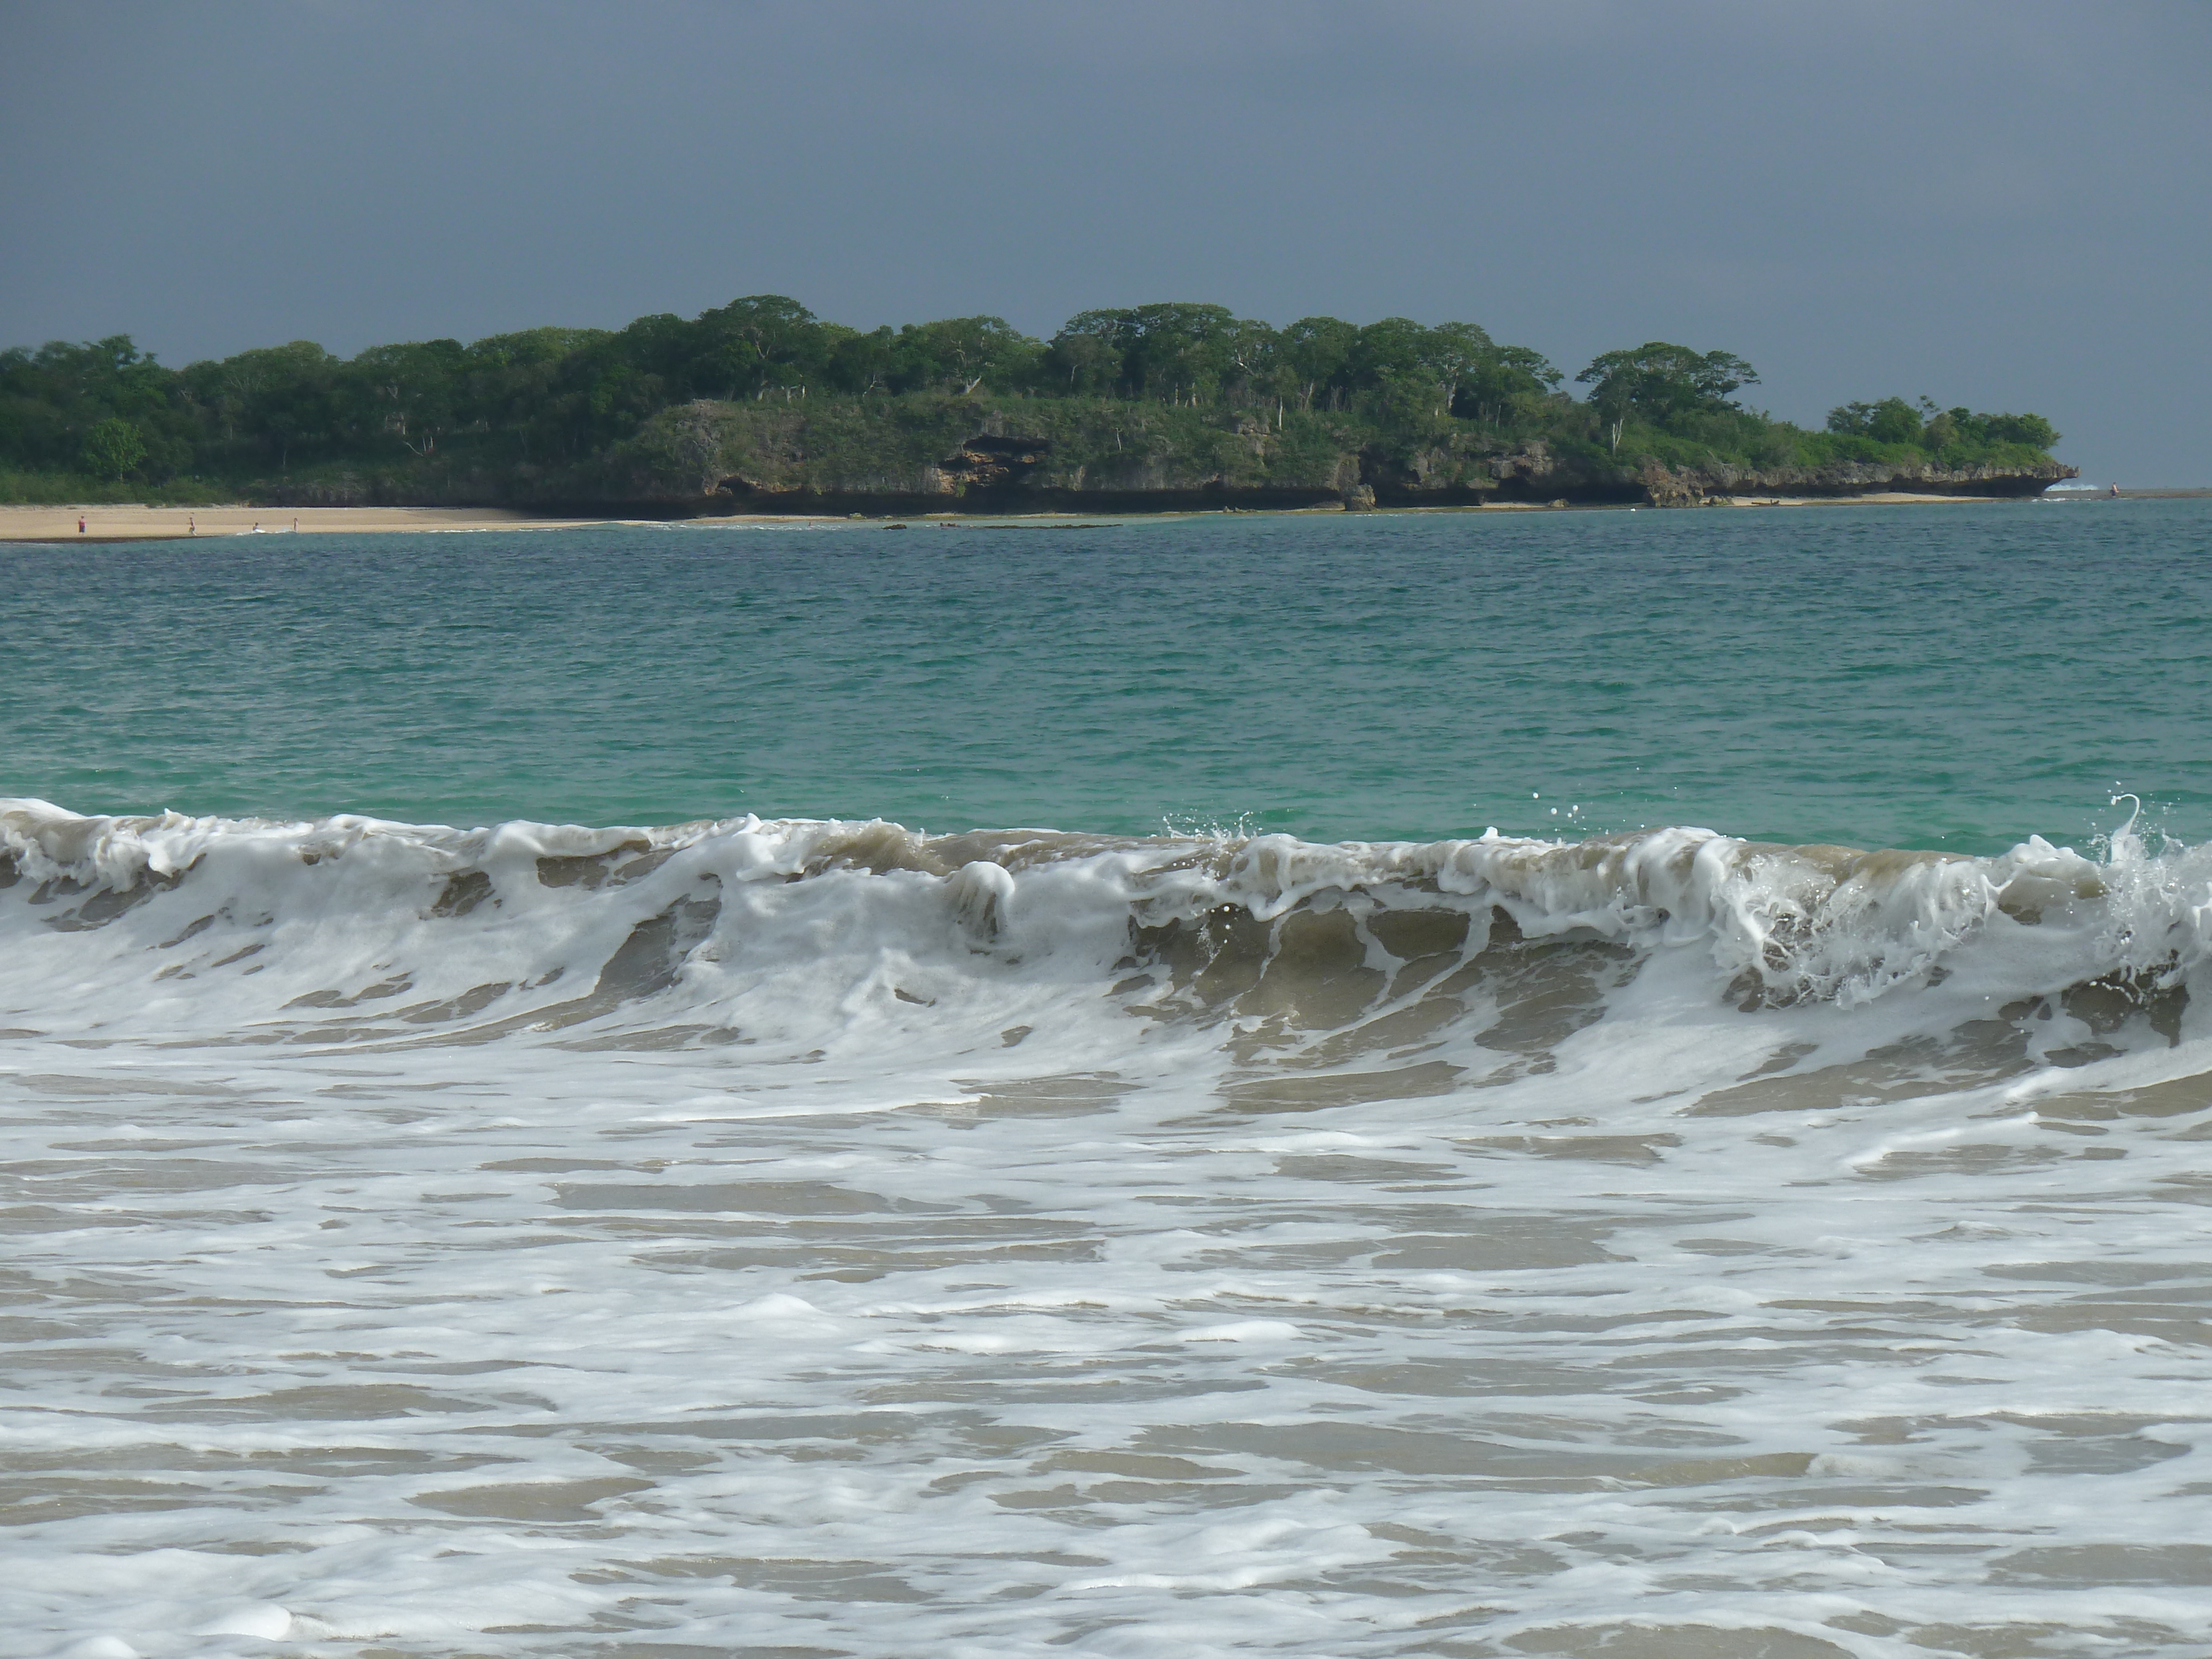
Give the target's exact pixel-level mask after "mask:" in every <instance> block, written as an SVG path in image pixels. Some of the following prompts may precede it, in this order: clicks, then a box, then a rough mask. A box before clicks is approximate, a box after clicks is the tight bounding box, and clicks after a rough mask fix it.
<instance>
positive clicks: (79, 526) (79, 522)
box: [76, 513, 84, 536]
mask: <svg viewBox="0 0 2212 1659" xmlns="http://www.w3.org/2000/svg"><path fill="white" fill-rule="evenodd" d="M76 533H77V534H78V535H80V536H82V535H83V534H84V514H83V513H78V514H77V515H76Z"/></svg>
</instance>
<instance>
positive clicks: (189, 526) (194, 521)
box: [185, 513, 200, 536]
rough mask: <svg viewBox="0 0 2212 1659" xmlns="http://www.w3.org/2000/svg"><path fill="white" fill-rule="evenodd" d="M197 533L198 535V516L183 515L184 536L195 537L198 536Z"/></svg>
mask: <svg viewBox="0 0 2212 1659" xmlns="http://www.w3.org/2000/svg"><path fill="white" fill-rule="evenodd" d="M199 533H200V521H199V517H198V515H197V513H185V534H186V535H187V536H197V535H198V534H199Z"/></svg>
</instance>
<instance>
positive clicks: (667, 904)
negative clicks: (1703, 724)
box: [0, 799, 2212, 1024]
mask: <svg viewBox="0 0 2212 1659" xmlns="http://www.w3.org/2000/svg"><path fill="white" fill-rule="evenodd" d="M0 885H6V886H12V887H13V888H14V892H13V893H12V894H11V895H9V896H10V897H11V898H13V899H15V900H16V901H17V902H15V903H14V904H11V905H9V906H7V907H6V911H7V914H8V915H10V916H12V918H13V920H12V922H9V923H6V924H0V925H9V926H13V927H16V928H18V929H21V928H29V929H33V930H34V931H35V932H37V933H40V934H41V935H44V934H50V933H59V934H66V935H76V936H85V937H82V938H80V939H76V945H77V949H78V952H79V954H78V956H77V957H76V958H75V959H76V960H78V961H84V960H87V959H88V957H89V956H93V955H99V954H102V953H104V954H105V955H106V957H108V959H109V962H110V965H111V967H112V968H113V969H116V970H117V971H123V970H125V968H126V966H133V967H135V964H137V963H145V962H146V961H148V959H149V957H153V958H158V959H159V961H158V963H157V964H156V965H155V968H154V970H153V972H154V982H155V983H160V982H162V981H164V980H166V981H174V982H173V983H170V984H168V986H167V989H166V990H165V991H162V992H161V993H160V994H159V995H158V996H157V997H155V999H154V1000H155V1001H156V1002H158V1003H159V1004H160V1005H161V1006H164V1007H167V1008H169V1009H171V1010H172V1011H176V1010H178V1009H179V1007H180V1006H181V1005H182V1004H183V1003H185V1002H189V1001H191V1000H192V999H193V997H194V996H195V995H196V994H197V993H191V992H187V990H186V988H185V981H193V982H194V983H199V982H201V981H205V980H206V979H207V978H208V977H209V976H210V975H211V974H213V973H214V971H215V970H216V969H225V968H228V969H232V970H233V971H232V973H231V974H230V975H229V978H228V981H226V983H227V985H228V993H227V994H226V997H225V1000H226V1001H227V1002H228V1004H229V1005H230V1011H231V1012H232V1013H233V1014H234V1015H238V1014H242V1013H244V1012H247V1011H249V1010H251V1009H254V1008H256V1007H257V1006H258V1010H259V1011H260V1012H266V1011H267V1010H268V1008H269V1007H270V1006H271V998H270V993H275V992H278V991H280V990H281V992H282V995H280V996H276V998H274V1002H275V1004H276V1005H279V1006H287V1007H290V1006H299V1005H301V1002H302V1001H303V1000H304V1001H305V1002H306V1003H307V1004H309V1005H312V1006H336V1005H338V1004H342V1003H343V1004H346V1005H348V1006H351V1005H353V1004H355V1003H357V1002H359V1001H360V1000H362V999H364V998H366V999H368V1000H383V1001H389V1000H391V999H392V998H393V997H395V996H398V995H401V994H414V995H416V996H417V997H418V998H423V999H428V1001H427V1002H424V1003H422V1004H421V1005H419V1006H422V1007H429V1008H434V1009H437V1010H439V1011H441V1012H440V1013H439V1016H438V1017H439V1018H445V1019H449V1018H459V1017H460V1016H458V1015H455V1014H453V1012H452V1007H453V1005H454V1004H455V1002H456V1000H461V1001H467V1000H470V999H474V1007H473V1008H472V1009H471V1013H473V1012H479V1011H482V1010H484V1009H489V1008H490V1007H491V1005H493V1004H495V1003H497V1004H498V1005H499V1006H498V1008H497V1009H496V1010H494V1011H493V1012H494V1013H495V1016H497V1017H501V1018H504V1017H507V1016H510V1015H512V1016H520V1015H522V1014H525V1013H529V1012H533V1011H534V1012H538V1013H539V1014H541V1015H542V1014H544V1011H546V1010H548V1009H550V1010H553V1011H554V1017H555V1018H556V1021H557V1022H558V1023H562V1024H574V1023H578V1022H580V1021H582V1020H586V1019H592V1018H600V1017H602V1016H605V1015H606V1014H608V1013H609V1012H611V1011H613V1010H615V1009H616V1008H617V1007H619V1006H623V1005H626V1004H631V1003H635V1002H637V1001H639V1000H641V999H647V998H664V999H667V998H672V999H674V1000H676V1001H678V1002H681V1003H684V1004H686V1005H690V1006H696V1007H701V1008H704V1007H708V1006H711V1005H713V1004H715V1003H717V1002H719V1001H722V1000H727V999H729V998H731V997H732V996H737V995H739V994H750V995H752V996H753V997H754V998H755V1000H759V998H760V997H761V996H762V995H763V994H764V992H765V990H766V989H767V988H768V987H769V983H770V981H774V980H775V979H776V978H777V977H778V976H779V975H783V976H787V977H790V978H792V979H793V981H794V987H795V986H796V982H797V981H800V980H805V981H807V982H808V985H809V987H811V988H810V990H809V993H808V994H811V995H814V996H816V997H817V999H818V997H819V995H820V994H823V992H824V991H825V990H826V989H828V988H830V987H829V979H825V977H824V975H825V973H827V974H829V978H830V979H836V980H837V982H838V985H839V986H841V987H842V988H843V990H845V991H849V990H850V988H851V987H852V986H853V985H854V984H855V983H857V982H858V981H860V980H864V979H868V978H870V977H875V978H881V977H882V976H884V975H890V976H891V977H893V978H896V977H898V975H901V974H903V975H906V977H908V978H910V979H915V980H916V981H921V980H929V981H931V982H932V983H933V984H934V985H935V986H936V987H938V989H939V990H944V989H945V988H947V987H948V986H949V985H950V983H951V981H954V980H963V979H964V980H971V981H972V980H974V979H975V978H976V976H978V975H988V974H989V973H990V972H991V971H992V970H993V969H1000V970H1007V969H1018V977H1019V979H1020V980H1021V981H1023V982H1024V983H1028V984H1032V985H1034V984H1036V983H1038V982H1040V981H1060V982H1064V983H1066V984H1070V985H1080V986H1084V987H1095V985H1096V981H1097V980H1098V979H1099V977H1100V976H1102V975H1109V974H1117V973H1119V972H1120V971H1121V970H1122V969H1124V968H1126V967H1127V965H1129V963H1130V962H1131V960H1132V958H1133V954H1134V957H1136V958H1139V959H1141V958H1142V957H1145V955H1146V952H1147V951H1152V952H1154V953H1155V954H1157V952H1158V951H1160V950H1162V949H1164V948H1166V945H1164V941H1166V940H1168V939H1170V936H1176V937H1182V938H1183V939H1184V943H1185V945H1188V947H1189V948H1190V949H1194V950H1197V951H1199V952H1200V954H1201V955H1202V956H1204V957H1206V959H1207V960H1212V959H1213V957H1217V956H1218V954H1219V952H1220V951H1222V950H1224V949H1227V948H1230V947H1229V945H1228V944H1227V943H1225V941H1226V940H1227V939H1228V935H1227V934H1226V933H1223V932H1222V931H1221V928H1222V927H1225V926H1226V925H1227V924H1226V922H1225V921H1224V919H1225V918H1235V919H1237V927H1240V928H1242V929H1243V930H1244V933H1243V934H1240V935H1239V938H1240V939H1243V943H1241V944H1239V945H1237V947H1236V948H1237V949H1241V950H1246V951H1257V952H1258V953H1259V954H1260V955H1261V956H1262V957H1269V958H1272V957H1275V956H1277V955H1279V954H1280V953H1282V952H1283V951H1285V950H1286V949H1287V948H1288V946H1289V944H1290V942H1291V940H1292V939H1293V937H1294V936H1295V938H1296V939H1297V941H1298V948H1299V949H1302V950H1304V951H1309V952H1312V951H1321V950H1324V949H1328V950H1334V951H1336V952H1337V953H1338V954H1339V955H1340V956H1342V957H1344V958H1345V963H1344V964H1340V967H1343V968H1344V970H1345V971H1349V966H1350V965H1357V963H1360V962H1365V963H1369V964H1370V965H1371V966H1372V965H1387V964H1384V963H1383V961H1382V959H1383V957H1388V956H1389V955H1391V954H1392V950H1391V947H1390V946H1389V944H1388V942H1387V941H1386V940H1385V939H1383V933H1385V932H1388V931H1389V928H1388V927H1384V926H1381V925H1379V924H1378V919H1383V921H1386V922H1387V921H1389V919H1391V918H1399V919H1401V920H1400V921H1398V922H1395V923H1392V924H1390V925H1395V926H1397V927H1400V928H1401V931H1402V929H1403V928H1404V927H1410V926H1413V923H1411V922H1408V921H1403V920H1402V919H1405V918H1414V917H1421V916H1427V917H1431V918H1443V919H1444V921H1443V922H1440V923H1438V924H1437V925H1439V926H1444V927H1446V932H1447V933H1448V934H1449V937H1450V948H1452V949H1454V950H1457V951H1462V953H1465V954H1470V955H1471V954H1473V953H1475V952H1479V951H1480V950H1482V949H1483V948H1484V945H1485V943H1486V940H1488V939H1490V938H1491V937H1492V933H1494V931H1495V930H1496V928H1498V927H1500V926H1505V927H1510V930H1511V931H1512V932H1514V933H1517V935H1518V936H1520V937H1522V938H1524V939H1558V940H1572V939H1582V940H1585V941H1589V942H1603V943H1606V944H1609V945H1626V946H1628V947H1631V948H1632V949H1633V950H1634V951H1637V952H1638V954H1639V955H1646V954H1650V953H1665V954H1668V955H1669V956H1671V957H1675V958H1677V959H1679V960H1681V961H1683V962H1684V963H1697V962H1704V963H1709V964H1710V968H1709V969H1707V970H1706V971H1707V973H1708V975H1709V977H1710V978H1711V981H1712V982H1713V984H1714V986H1715V987H1716V988H1717V989H1718V990H1720V991H1722V992H1723V993H1725V994H1727V995H1728V996H1729V999H1730V1000H1736V1001H1740V1002H1741V1003H1742V1004H1743V1005H1744V1006H1747V1007H1757V1006H1784V1005H1790V1004H1795V1003H1802V1002H1832V1003H1836V1004H1839V1005H1841V1006H1844V1007H1847V1008H1848V1007H1850V1006H1857V1005H1860V1004H1863V1003H1865V1002H1867V1001H1868V1000H1871V999H1874V998H1875V997H1879V996H1881V995H1883V994H1886V993H1889V992H1891V991H1893V990H1895V989H1897V988H1898V987H1928V986H1931V985H1934V984H1938V983H1942V982H1943V981H1947V980H1949V979H1952V978H1953V977H1954V976H1960V975H1963V976H1964V977H1965V979H1966V981H1967V982H1968V983H1969V984H1970V985H1971V987H1972V988H1974V989H1976V990H1978V991H1979V992H1981V993H1982V994H1984V995H1985V996H1990V997H1997V996H2017V995H2021V994H2031V995H2032V994H2048V993H2051V992H2053V991H2057V990H2059V989H2062V988H2063V987H2067V986H2070V985H2077V984H2081V983H2083V982H2086V981H2097V980H2100V979H2103V980H2108V981H2112V982H2113V983H2115V984H2118V985H2121V986H2122V987H2124V988H2126V989H2127V990H2128V993H2129V994H2142V995H2149V994H2157V993H2162V992H2166V991H2171V990H2173V989H2174V988H2175V987H2180V986H2182V985H2184V984H2185V981H2187V980H2188V979H2189V977H2190V976H2191V974H2192V973H2193V972H2194V970H2196V969H2197V968H2198V967H2199V966H2200V965H2201V964H2202V963H2203V962H2204V961H2205V959H2206V957H2207V956H2208V949H2207V946H2208V943H2212V851H2208V849H2205V848H2195V849H2191V848H2178V847H2177V848H2167V849H2166V850H2164V851H2162V852H2159V853H2153V852H2151V851H2150V850H2148V848H2146V847H2145V846H2144V845H2143V843H2142V842H2141V841H2140V839H2138V838H2137V837H2136V836H2135V834H2134V832H2133V829H2132V826H2130V827H2129V828H2127V829H2123V830H2122V831H2121V832H2120V833H2119V834H2118V835H2117V836H2115V837H2114V838H2113V842H2112V848H2111V851H2110V854H2109V856H2107V857H2106V858H2105V859H2103V860H2096V859H2092V858H2088V857H2085V856H2083V855H2082V854H2079V853H2076V852H2074V851H2072V850H2070V849H2067V848H2057V847H2053V846H2051V845H2050V844H2049V843H2047V842H2044V841H2042V840H2040V839H2035V838H2031V839H2030V840H2029V841H2027V842H2024V843H2022V844H2021V845H2020V846H2018V847H2016V848H2014V849H2012V850H2011V851H2010V852H2008V853H2007V854H2004V855H2002V857H1999V858H1995V859H1967V858H1960V857H1956V856H1952V855H1947V854H1933V853H1919V852H1899V851H1873V852H1866V851H1860V850H1857V849H1854V848H1843V847H1823V846H1813V847H1784V846H1775V845H1767V844H1762V843H1758V842H1744V841H1740V840H1735V839H1734V838H1731V837H1729V836H1723V835H1719V834H1717V833H1715V832H1713V831H1711V830H1709V829H1691V828H1668V829H1656V830H1650V831H1645V832H1641V833H1638V834H1634V835H1624V836H1604V837H1599V838H1595V839H1592V840H1588V841H1583V842H1540V841H1528V840H1516V839H1510V838H1505V837H1501V836H1496V835H1494V834H1492V835H1486V836H1483V837H1481V838H1480V839H1474V840H1462V841H1447V842H1427V843H1366V842H1344V843H1337V844H1330V845H1322V844H1314V843H1309V842H1300V841H1297V840H1296V839H1294V838H1292V837H1290V836H1273V835H1263V836H1243V837H1238V836H1219V837H1200V836H1191V837H1159V838H1152V839H1131V838H1115V837H1100V836H1083V835H1077V834H1069V833H1065V832H1060V831H1050V830H1007V831H991V832H975V833H969V834H964V835H951V836H927V835H925V834H922V833H921V832H917V831H914V830H910V829H905V828H903V827H902V826H899V825H896V824H892V823H880V822H877V823H839V822H830V821H817V820H790V821H781V822H763V821H762V820H760V819H758V818H754V817H745V818H739V819H732V820H724V821H721V822H718V823H689V824H678V825H671V826H663V827H658V828H642V829H641V828H619V827H618V828H586V827H580V826H574V825H550V824H539V823H503V824H500V825H496V826H493V827H490V828H485V829H448V828H443V827H438V826H418V825H409V824H401V823H387V822H383V821H380V820H377V819H373V818H367V817H331V818H328V819H325V820H321V821H319V822H312V823H307V822H300V823H282V822H275V821H265V820H236V819H219V818H195V817H186V816H184V815H182V814H179V813H173V812H172V813H165V814H162V815H161V816H159V817H80V816H77V815H76V814H73V813H70V812H68V811H64V809H62V808H59V807H57V806H54V805H51V804H49V803H46V802H43V801H36V800H27V799H17V800H10V801H4V802H0ZM187 913H189V914H187ZM1300 915H1304V916H1307V917H1312V916H1316V915H1342V916H1344V917H1345V918H1346V919H1347V920H1348V924H1349V926H1348V928H1340V929H1338V930H1337V931H1335V932H1334V933H1330V932H1328V931H1327V930H1322V931H1320V932H1316V930H1314V929H1313V928H1310V927H1308V928H1305V929H1304V931H1303V932H1300V931H1299V930H1297V929H1291V930H1290V931H1288V932H1286V931H1285V924H1286V923H1287V922H1289V921H1291V919H1292V918H1294V917H1296V916H1300ZM1455 918H1456V919H1459V920H1453V919H1455ZM1208 929H1211V930H1212V931H1210V932H1209V931H1206V930H1208ZM1453 929H1456V930H1457V931H1456V932H1452V930H1453ZM1254 930H1256V932H1255V931H1254ZM1416 931H1417V932H1418V931H1419V930H1418V928H1417V929H1416ZM1433 932H1434V930H1433V929H1431V933H1433ZM1247 935H1249V937H1247ZM1420 937H1421V938H1423V939H1431V934H1430V933H1422V934H1421V935H1420ZM1437 937H1443V935H1438V936H1437ZM1421 948H1422V949H1423V950H1426V951H1431V952H1432V951H1434V949H1436V948H1437V946H1436V945H1435V944H1434V941H1433V939H1431V942H1430V943H1429V944H1428V945H1424V946H1422V947H1421ZM240 953H243V954H240ZM1399 954H1402V951H1401V952H1399ZM248 956H250V957H253V958H257V960H254V961H252V963H250V964H247V963H246V957H248ZM126 957H127V958H129V959H130V963H128V964H126V962H125V958H126ZM839 964H842V966H838V965H839ZM833 968H835V969H836V972H834V973H833V972H831V971H830V970H831V969H833ZM1316 971H1322V972H1324V973H1326V972H1329V971H1335V969H1330V968H1329V967H1328V964H1327V963H1323V964H1322V966H1321V968H1320V969H1317V970H1316ZM249 975H266V978H265V979H264V981H262V983H261V984H260V985H259V986H258V987H247V986H246V985H245V984H244V983H243V981H244V980H245V979H246V977H247V976H249ZM841 975H842V977H841ZM587 979H588V980H589V981H591V983H590V985H589V987H588V988H580V987H583V985H584V981H586V980H587ZM556 981H558V982H559V984H558V988H557V989H556V988H553V987H556ZM388 986H398V987H399V988H398V990H386V991H383V992H381V993H380V994H378V995H376V996H371V995H370V993H371V992H372V991H376V990H377V989H378V987H388ZM201 988H202V991H204V990H205V989H206V987H205V986H204V985H202V987H201ZM895 988H896V989H898V990H899V991H900V992H901V993H902V994H903V995H905V996H906V997H907V999H908V1000H913V1001H919V1002H921V1003H924V1004H928V1003H932V1002H933V1001H934V1000H935V997H934V996H933V995H932V994H925V993H924V992H923V991H921V990H919V989H915V988H912V987H906V986H904V985H901V986H899V987H895ZM35 992H36V987H35V986H33V987H27V988H26V987H18V993H17V994H18V997H19V998H21V997H25V996H29V997H32V998H33V999H34V998H35ZM793 994H796V990H795V989H794V993H793ZM841 994H842V993H841ZM410 1006H417V1005H410ZM18 1011H19V1012H21V1003H20V1001H19V1010H18Z"/></svg>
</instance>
